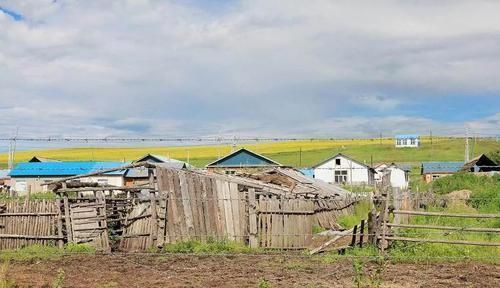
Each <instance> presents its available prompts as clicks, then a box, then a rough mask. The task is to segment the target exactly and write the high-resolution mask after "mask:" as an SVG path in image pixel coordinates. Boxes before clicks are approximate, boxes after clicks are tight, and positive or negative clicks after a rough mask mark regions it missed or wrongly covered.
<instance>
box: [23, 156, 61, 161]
mask: <svg viewBox="0 0 500 288" xmlns="http://www.w3.org/2000/svg"><path fill="white" fill-rule="evenodd" d="M28 162H62V161H61V160H57V159H51V158H45V157H40V156H33V158H31V159H30V160H29V161H28Z"/></svg>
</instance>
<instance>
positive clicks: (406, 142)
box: [395, 138, 420, 148]
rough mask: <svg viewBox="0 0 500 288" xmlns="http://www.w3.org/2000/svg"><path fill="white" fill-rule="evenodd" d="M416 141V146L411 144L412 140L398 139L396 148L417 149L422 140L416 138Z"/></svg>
mask: <svg viewBox="0 0 500 288" xmlns="http://www.w3.org/2000/svg"><path fill="white" fill-rule="evenodd" d="M414 140H415V144H411V139H410V138H408V139H396V142H395V144H396V147H398V148H402V147H411V148H415V147H418V146H419V145H420V139H419V138H414Z"/></svg>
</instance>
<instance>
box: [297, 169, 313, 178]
mask: <svg viewBox="0 0 500 288" xmlns="http://www.w3.org/2000/svg"><path fill="white" fill-rule="evenodd" d="M299 171H300V172H301V173H302V174H304V175H305V176H307V177H309V178H314V169H312V168H304V169H299Z"/></svg>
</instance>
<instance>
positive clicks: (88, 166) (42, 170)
mask: <svg viewBox="0 0 500 288" xmlns="http://www.w3.org/2000/svg"><path fill="white" fill-rule="evenodd" d="M126 164H128V163H123V162H91V161H68V162H22V163H19V164H17V165H16V167H14V169H12V171H11V172H10V176H12V177H23V176H24V177H37V176H74V175H81V174H86V173H92V172H97V171H99V170H105V169H112V168H117V167H120V166H123V165H126ZM123 173H125V170H123V171H116V172H110V173H106V175H123Z"/></svg>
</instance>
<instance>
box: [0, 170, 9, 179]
mask: <svg viewBox="0 0 500 288" xmlns="http://www.w3.org/2000/svg"><path fill="white" fill-rule="evenodd" d="M9 172H10V170H9V169H0V179H3V178H8V177H9Z"/></svg>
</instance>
